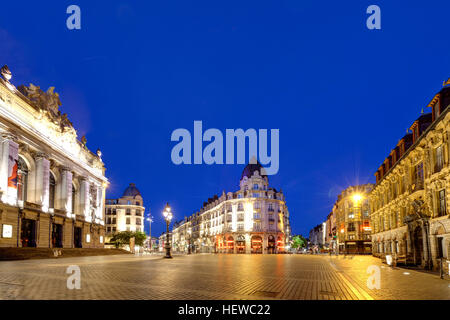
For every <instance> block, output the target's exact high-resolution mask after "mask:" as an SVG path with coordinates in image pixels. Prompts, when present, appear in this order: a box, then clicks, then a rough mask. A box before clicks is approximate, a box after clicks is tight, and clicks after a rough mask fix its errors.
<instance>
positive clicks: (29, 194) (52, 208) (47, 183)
mask: <svg viewBox="0 0 450 320" xmlns="http://www.w3.org/2000/svg"><path fill="white" fill-rule="evenodd" d="M1 75H2V78H0V137H1V138H0V139H1V140H0V226H1V233H0V246H1V247H40V248H99V247H103V242H104V233H105V228H104V216H103V206H104V199H105V188H106V186H107V183H108V181H107V179H106V178H105V167H104V165H103V161H102V159H101V152H100V150H98V151H97V154H94V153H92V152H91V151H89V150H88V148H87V147H86V138H85V137H83V138H82V139H81V141H79V140H78V139H77V132H76V131H75V129H74V128H73V126H72V123H71V122H70V121H69V120H68V118H67V115H66V114H61V111H60V110H59V107H60V106H61V101H60V99H59V95H58V94H57V93H55V92H54V91H53V90H54V88H53V87H51V88H49V89H48V91H47V92H44V91H42V90H41V89H40V88H39V87H37V86H34V85H33V84H30V85H29V86H20V87H17V88H16V87H15V86H14V85H13V84H12V83H11V82H10V79H11V76H12V74H11V72H10V71H9V69H8V68H7V67H6V66H4V67H3V68H1Z"/></svg>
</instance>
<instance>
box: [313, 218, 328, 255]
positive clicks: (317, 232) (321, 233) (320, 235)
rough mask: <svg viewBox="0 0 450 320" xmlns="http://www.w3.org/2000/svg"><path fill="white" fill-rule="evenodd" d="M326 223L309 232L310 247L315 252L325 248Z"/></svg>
mask: <svg viewBox="0 0 450 320" xmlns="http://www.w3.org/2000/svg"><path fill="white" fill-rule="evenodd" d="M326 227H327V225H326V222H323V223H321V224H318V225H317V226H315V227H314V228H312V229H311V231H309V247H310V248H311V249H313V250H315V251H318V250H319V249H323V248H324V246H325V238H326V237H325V236H326Z"/></svg>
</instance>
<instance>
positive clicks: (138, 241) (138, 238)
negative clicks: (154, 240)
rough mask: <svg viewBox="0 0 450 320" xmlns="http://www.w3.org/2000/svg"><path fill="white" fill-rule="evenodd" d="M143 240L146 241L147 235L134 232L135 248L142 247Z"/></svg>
mask: <svg viewBox="0 0 450 320" xmlns="http://www.w3.org/2000/svg"><path fill="white" fill-rule="evenodd" d="M145 239H147V235H146V234H145V233H144V232H142V231H136V232H135V233H134V243H135V244H136V245H137V246H141V247H142V246H143V245H144V242H145Z"/></svg>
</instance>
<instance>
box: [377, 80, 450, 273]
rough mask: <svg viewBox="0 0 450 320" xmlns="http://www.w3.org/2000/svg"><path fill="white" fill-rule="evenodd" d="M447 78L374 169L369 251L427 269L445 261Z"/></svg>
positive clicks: (449, 230)
mask: <svg viewBox="0 0 450 320" xmlns="http://www.w3.org/2000/svg"><path fill="white" fill-rule="evenodd" d="M449 105H450V79H449V80H448V81H447V82H446V83H444V87H443V89H442V90H441V91H440V92H439V93H437V94H436V95H435V96H434V97H433V99H432V100H431V101H430V103H429V105H428V107H430V108H431V110H432V112H431V113H425V114H422V115H421V116H420V117H419V118H418V119H417V120H416V121H414V123H413V124H412V126H411V128H410V131H411V132H410V133H407V134H406V135H405V136H404V137H403V138H402V139H400V141H399V142H398V144H397V146H396V147H395V148H394V149H393V150H392V151H391V153H390V154H389V156H388V157H387V158H386V160H385V161H384V162H383V164H382V165H381V167H380V168H379V169H378V171H377V172H376V173H375V176H376V185H375V187H374V189H373V191H372V193H371V195H370V200H371V208H372V213H371V220H372V225H373V228H374V230H373V235H372V250H373V255H375V256H378V257H384V256H385V255H387V254H389V255H393V256H394V257H395V258H396V259H398V261H399V262H404V263H410V264H415V265H418V266H421V267H423V268H427V269H439V264H440V261H441V258H442V259H443V262H444V268H447V267H448V265H447V263H446V260H450V256H449V255H450V216H449V207H448V202H449V194H450V108H449Z"/></svg>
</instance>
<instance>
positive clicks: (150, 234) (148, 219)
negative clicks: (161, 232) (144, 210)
mask: <svg viewBox="0 0 450 320" xmlns="http://www.w3.org/2000/svg"><path fill="white" fill-rule="evenodd" d="M146 220H147V221H148V223H149V231H148V233H149V240H150V251H152V249H153V243H152V222H153V217H152V215H151V214H150V212H149V213H148V216H147V219H146Z"/></svg>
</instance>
